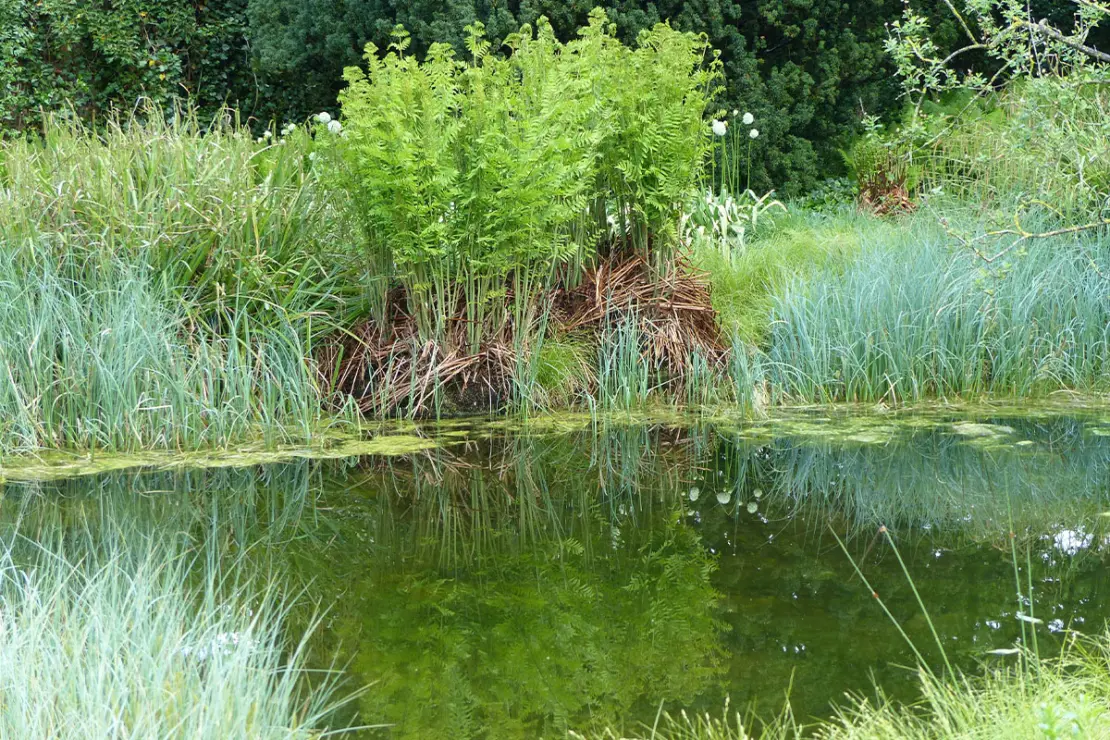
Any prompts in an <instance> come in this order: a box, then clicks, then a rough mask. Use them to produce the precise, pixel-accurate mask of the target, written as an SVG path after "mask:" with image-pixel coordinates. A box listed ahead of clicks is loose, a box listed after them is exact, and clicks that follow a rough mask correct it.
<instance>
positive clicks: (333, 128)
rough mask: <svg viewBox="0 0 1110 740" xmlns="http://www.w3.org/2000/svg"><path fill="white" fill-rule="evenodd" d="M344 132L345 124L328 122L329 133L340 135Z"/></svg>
mask: <svg viewBox="0 0 1110 740" xmlns="http://www.w3.org/2000/svg"><path fill="white" fill-rule="evenodd" d="M342 130H343V124H342V123H340V122H339V121H328V131H330V132H332V133H333V134H338V133H339V132H340V131H342Z"/></svg>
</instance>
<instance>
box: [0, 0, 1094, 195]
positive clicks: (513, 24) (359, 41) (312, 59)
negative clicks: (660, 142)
mask: <svg viewBox="0 0 1110 740" xmlns="http://www.w3.org/2000/svg"><path fill="white" fill-rule="evenodd" d="M600 4H601V6H602V7H603V8H604V9H605V10H606V12H607V13H608V15H609V17H610V18H611V19H612V20H613V22H614V23H616V25H617V28H618V36H619V37H620V38H621V40H622V41H624V42H625V43H630V42H632V41H633V40H634V39H635V37H636V35H637V34H638V33H639V32H640V31H641V30H643V29H646V28H651V27H652V26H653V25H654V24H655V23H657V22H659V21H661V20H668V19H669V20H670V21H671V23H672V24H673V25H674V26H675V27H676V28H677V29H679V30H685V31H696V32H705V33H706V35H707V36H708V38H709V41H710V43H711V44H712V45H713V46H714V47H715V48H716V49H719V50H720V51H721V60H722V62H723V64H724V72H725V78H726V83H727V94H726V95H725V96H724V98H723V100H722V101H721V102H722V106H723V107H725V108H726V109H728V110H731V109H733V108H736V109H740V110H743V111H750V112H752V113H754V114H755V115H756V116H757V120H758V123H757V125H758V127H759V129H760V132H761V137H760V140H759V144H758V145H757V146H756V147H755V150H754V151H753V159H754V160H755V161H754V162H753V167H752V183H751V184H752V187H753V188H755V189H756V190H765V189H767V188H770V187H777V188H779V191H780V193H781V194H784V195H788V196H789V195H796V194H797V193H799V192H803V191H807V190H809V189H811V188H812V187H813V186H814V185H816V184H817V182H818V181H820V180H822V179H824V178H826V177H829V176H835V175H837V174H840V173H841V172H842V171H843V162H842V161H841V156H840V151H841V149H843V148H844V147H845V146H846V145H847V142H848V139H849V138H850V137H851V136H852V135H853V134H855V133H856V132H858V130H859V126H860V123H861V120H862V117H863V113H864V112H865V111H866V112H868V113H873V114H877V115H879V116H880V117H886V118H889V117H892V116H895V115H896V114H897V113H898V111H899V109H900V107H901V99H900V97H899V88H898V83H897V80H896V79H895V77H894V75H893V69H892V67H891V64H890V61H889V59H888V58H887V56H886V54H885V52H884V50H883V40H884V39H885V37H886V24H887V23H889V22H892V21H894V20H897V19H898V18H899V17H900V16H901V13H902V9H903V3H902V2H900V0H659V1H658V2H648V1H647V0H605V1H604V2H602V3H600ZM594 5H595V3H594V2H579V1H578V0H508V1H505V0H413V1H412V2H405V3H401V2H398V1H397V0H186V1H185V2H182V1H181V0H106V1H105V2H98V3H94V4H90V3H86V2H82V1H81V0H0V132H2V131H4V130H8V131H9V132H10V131H11V130H19V129H21V128H26V127H34V126H35V125H37V124H38V123H39V120H40V115H39V112H40V111H41V110H42V109H46V110H57V109H60V108H65V107H72V109H73V110H74V111H75V112H76V113H77V114H79V115H80V116H81V117H83V118H85V119H88V120H98V119H99V118H101V117H102V116H103V115H104V112H105V111H106V110H107V109H109V108H110V107H112V106H114V105H115V106H126V107H131V106H132V105H134V102H135V99H136V98H137V97H138V96H148V97H150V98H152V99H154V100H155V101H156V102H160V103H165V102H166V101H167V100H169V99H170V98H171V97H174V96H179V95H188V96H189V97H190V98H191V99H192V101H193V103H194V104H195V105H196V106H198V107H199V109H200V111H201V113H202V114H204V115H211V114H213V113H214V112H215V111H216V110H217V109H218V108H219V107H220V106H221V105H224V104H226V105H229V106H231V107H234V108H237V109H238V110H239V111H240V112H241V114H242V115H243V116H244V117H252V116H253V117H255V118H256V119H258V120H259V121H269V120H271V119H278V120H279V121H283V120H290V121H300V120H304V119H305V118H306V117H307V116H308V115H310V114H312V113H315V112H317V111H320V110H329V109H334V107H335V100H336V95H337V94H338V92H339V90H340V89H341V87H342V86H343V79H342V72H343V68H344V67H346V66H350V65H352V64H358V63H359V62H360V58H361V54H362V51H363V49H364V48H365V45H366V44H367V42H373V43H374V44H376V45H377V46H378V47H379V48H382V49H385V48H386V47H387V46H388V42H389V34H390V32H391V31H392V29H393V28H394V26H395V25H396V24H403V25H404V26H405V27H406V28H407V29H408V30H409V32H410V33H411V34H412V41H413V46H412V50H413V52H415V53H417V54H418V55H423V54H424V52H426V51H427V49H428V47H429V46H430V45H431V44H432V43H433V42H437V41H438V42H446V43H449V44H451V45H452V46H454V47H455V49H456V51H458V52H459V53H460V54H461V53H462V52H464V50H465V44H464V41H465V31H464V28H465V26H467V25H468V24H470V23H473V22H474V21H477V20H480V21H482V22H483V23H485V25H486V29H487V34H488V37H489V38H490V39H492V40H494V42H495V46H496V42H498V41H500V40H502V39H504V38H505V37H506V36H507V35H508V34H509V33H512V32H513V31H515V30H516V29H518V28H519V27H520V26H521V25H522V24H524V23H534V22H535V20H536V19H537V18H538V17H539V16H541V15H545V16H547V17H548V18H549V19H550V20H551V24H552V26H553V28H554V30H555V33H556V35H557V36H558V37H559V38H560V39H561V40H563V41H567V40H569V39H571V38H573V37H574V35H575V33H576V32H577V30H578V29H579V28H580V27H582V26H583V25H585V23H586V20H587V16H588V14H589V11H590V10H591V9H592V8H593V7H594ZM913 7H914V8H915V10H917V12H920V13H923V14H925V15H926V16H928V17H929V18H930V20H931V21H932V25H933V29H934V35H935V37H936V38H935V40H936V41H937V43H938V45H939V46H940V48H941V49H952V48H955V47H956V46H958V45H961V44H962V42H963V40H964V39H963V38H962V35H961V34H962V31H961V30H960V28H959V27H958V24H957V23H956V22H955V21H954V20H953V19H952V16H951V13H950V12H949V11H948V9H947V8H946V7H945V5H944V3H943V2H940V0H917V1H916V2H914V3H913ZM1030 11H1031V14H1032V16H1033V17H1035V18H1038V19H1039V18H1046V19H1047V20H1048V21H1049V22H1050V23H1052V24H1055V25H1057V26H1058V27H1060V28H1062V29H1063V30H1065V31H1066V30H1069V29H1070V25H1071V23H1072V19H1073V13H1074V7H1073V6H1072V5H1071V4H1070V3H1060V2H1057V1H1056V0H1031V4H1030ZM1095 36H1097V37H1092V38H1091V39H1089V41H1090V43H1092V44H1093V45H1095V46H1100V47H1102V48H1105V46H1106V45H1107V41H1108V39H1110V28H1108V29H1100V30H1098V31H1097V32H1096V34H1095ZM964 59H965V61H964V63H965V64H966V65H969V66H975V67H984V68H989V66H990V64H991V62H990V61H989V60H987V59H985V58H983V57H982V56H980V57H978V58H977V57H975V55H968V56H967V57H965V58H964ZM988 71H989V70H988ZM259 125H261V124H259Z"/></svg>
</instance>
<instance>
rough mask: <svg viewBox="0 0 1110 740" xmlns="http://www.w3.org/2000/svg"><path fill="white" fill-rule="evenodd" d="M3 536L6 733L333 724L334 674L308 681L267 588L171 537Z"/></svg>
mask: <svg viewBox="0 0 1110 740" xmlns="http://www.w3.org/2000/svg"><path fill="white" fill-rule="evenodd" d="M5 539H6V540H8V541H7V542H5V543H4V544H3V545H0V737H5V738H27V739H28V740H36V739H38V738H93V737H95V738H138V737H143V738H182V739H183V740H184V739H185V738H190V739H191V738H233V737H234V738H248V737H249V738H275V739H276V738H282V739H283V740H293V739H296V738H303V739H304V740H309V739H310V738H318V737H321V736H322V735H324V734H328V733H327V730H328V723H329V722H330V721H331V720H332V718H331V716H330V715H331V714H332V712H333V710H334V709H336V708H337V707H338V706H339V705H341V704H342V703H344V701H343V700H342V699H338V698H337V697H336V692H335V689H336V683H337V679H338V675H337V674H331V673H330V672H328V671H314V672H313V673H314V675H313V676H312V677H311V680H309V679H310V677H309V675H308V670H309V668H308V644H307V641H306V638H302V639H297V638H293V639H288V637H287V636H286V634H285V632H284V630H285V628H286V625H287V624H289V620H287V619H286V617H287V615H288V613H289V610H290V607H289V606H288V605H283V604H282V603H281V601H280V597H279V594H278V593H277V592H276V590H275V589H274V588H273V587H266V586H261V587H250V586H244V585H237V583H236V582H235V581H234V580H233V579H232V578H231V577H230V576H229V575H228V574H227V573H225V572H223V571H222V569H221V567H220V566H219V565H214V564H212V562H211V561H210V560H209V561H208V562H207V564H206V562H205V560H204V558H202V557H197V556H195V555H189V554H188V553H187V552H186V551H185V548H184V547H182V546H180V545H179V544H168V542H169V540H168V538H167V539H165V540H154V541H140V540H136V539H135V538H133V537H125V535H124V534H123V533H121V534H120V535H119V536H118V537H117V538H115V543H114V544H112V543H109V544H108V545H106V546H104V547H98V546H95V545H94V546H91V547H90V546H88V545H85V544H81V543H82V542H83V541H87V540H91V539H92V538H91V536H90V537H88V538H83V537H82V536H81V535H80V533H79V534H78V535H77V536H76V537H74V538H72V540H70V541H66V542H64V543H63V540H62V538H60V537H59V538H57V539H56V540H55V541H53V542H47V543H44V544H39V543H34V542H31V541H29V540H23V539H22V537H21V536H20V535H19V534H16V535H15V537H14V538H10V539H9V538H8V537H5ZM127 542H131V543H132V544H127ZM136 543H138V544H136ZM236 565H238V564H236ZM330 734H337V732H336V731H334V730H333V731H332V732H331V733H330Z"/></svg>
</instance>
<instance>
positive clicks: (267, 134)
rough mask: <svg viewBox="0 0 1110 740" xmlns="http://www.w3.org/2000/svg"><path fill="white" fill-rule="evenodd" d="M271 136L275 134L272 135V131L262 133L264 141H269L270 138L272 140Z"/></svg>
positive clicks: (267, 130)
mask: <svg viewBox="0 0 1110 740" xmlns="http://www.w3.org/2000/svg"><path fill="white" fill-rule="evenodd" d="M271 136H273V134H272V133H270V129H266V130H265V131H263V132H262V138H263V139H268V138H270V137H271Z"/></svg>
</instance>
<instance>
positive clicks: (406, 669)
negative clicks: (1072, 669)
mask: <svg viewBox="0 0 1110 740" xmlns="http://www.w3.org/2000/svg"><path fill="white" fill-rule="evenodd" d="M1103 419H1104V417H1103V416H1100V415H1098V414H1095V413H1081V412H1067V413H1063V412H1058V411H1052V412H1043V413H1036V414H1031V413H1028V412H1020V413H1019V412H1018V411H1009V412H1007V411H1003V410H995V411H990V412H979V413H975V414H968V413H964V412H959V413H957V412H955V411H935V412H932V413H929V414H907V415H901V414H891V413H886V414H865V415H857V414H847V413H845V412H833V413H830V412H829V411H827V410H826V411H798V412H793V413H790V414H782V415H780V417H779V418H776V419H772V420H769V421H766V422H763V423H760V424H758V425H752V424H748V423H744V422H741V421H737V420H729V419H716V420H712V421H706V420H701V421H698V420H691V419H685V418H682V417H675V418H673V419H668V420H666V421H660V420H651V419H633V418H628V419H623V420H609V421H604V422H590V421H584V420H582V419H578V418H576V417H568V418H564V419H556V420H547V421H545V420H540V421H538V422H537V423H533V424H505V423H501V424H498V423H491V422H481V421H475V422H456V423H453V424H450V425H446V424H445V425H428V426H424V427H416V428H406V429H403V430H395V431H393V432H392V433H391V434H387V435H381V436H378V437H377V438H376V440H377V442H376V444H378V445H379V447H376V448H374V449H379V448H380V449H381V450H383V451H387V450H389V449H390V447H389V445H388V444H383V442H388V436H392V435H396V436H397V437H398V441H399V442H401V444H400V445H399V446H398V447H396V448H395V449H394V450H393V451H395V452H401V453H404V454H372V455H353V456H346V457H344V456H332V457H331V458H330V459H310V458H304V457H296V458H292V459H287V460H285V461H279V462H271V463H267V464H258V465H244V464H239V465H237V466H236V467H208V468H197V469H192V468H182V469H175V470H156V469H153V468H151V467H145V468H139V469H131V470H115V471H112V472H106V473H100V474H96V475H86V476H80V477H70V478H65V479H61V480H53V481H41V480H40V481H23V482H20V481H18V480H11V478H19V477H24V478H41V477H43V476H42V475H41V473H42V471H41V470H40V471H38V473H37V474H27V475H22V476H21V475H19V474H18V471H17V472H15V473H13V472H12V471H8V473H9V481H8V482H7V483H6V484H4V485H5V488H4V507H3V509H2V511H3V515H4V516H5V517H9V518H10V517H12V516H15V515H17V514H13V512H18V516H21V517H22V518H23V521H24V523H25V524H24V526H25V530H24V531H25V532H26V531H30V532H31V533H32V534H33V533H34V532H35V531H36V529H35V528H38V531H43V532H46V531H50V530H51V529H54V528H57V527H58V526H59V525H61V526H62V527H81V528H85V529H92V530H93V531H96V530H97V529H98V528H102V529H104V530H108V529H109V528H111V527H112V526H113V525H114V524H115V523H118V522H120V521H128V522H131V523H135V524H137V525H138V526H140V527H142V528H145V529H146V530H148V531H149V532H151V533H152V534H159V535H171V536H176V535H177V534H179V533H188V534H189V535H190V536H193V537H196V538H197V539H198V541H200V540H203V541H205V542H207V543H209V544H210V545H212V544H214V545H215V546H216V547H218V548H219V549H220V551H221V552H223V553H226V554H231V553H242V552H246V555H247V561H248V562H249V563H251V564H252V565H257V567H258V568H259V570H260V571H263V572H266V573H269V574H278V575H280V576H281V577H283V578H284V579H286V580H287V582H288V584H289V586H290V588H292V589H294V590H296V591H297V592H301V593H303V594H304V596H303V597H302V598H301V599H300V602H298V603H299V604H300V606H299V607H298V608H297V609H294V611H293V615H292V622H293V624H292V625H291V629H296V628H297V627H298V625H300V624H302V623H304V622H306V621H307V620H308V618H309V614H310V612H311V611H313V610H318V611H319V610H322V613H323V620H322V624H321V625H320V627H319V628H318V629H317V631H316V632H315V633H314V637H313V640H312V643H311V645H312V650H313V654H314V655H315V656H316V658H315V660H316V662H317V663H318V664H319V665H321V666H328V665H330V664H332V663H333V662H336V663H337V664H338V665H340V666H343V667H345V668H346V671H347V674H348V676H349V677H350V678H349V681H348V683H347V687H348V688H354V687H356V686H358V685H361V684H365V683H371V684H372V685H371V687H370V688H369V689H368V690H367V691H366V693H365V694H363V695H362V696H361V698H360V699H359V700H358V702H357V703H356V704H354V705H352V713H353V715H355V716H352V717H351V719H352V720H354V721H359V722H365V723H389V724H391V725H392V727H391V728H390V729H388V730H377V731H373V732H370V731H368V732H367V734H368V736H371V737H386V738H447V737H450V738H471V737H474V738H478V737H483V738H526V737H527V738H534V737H541V736H542V737H561V736H564V735H565V731H566V729H567V728H568V727H573V728H577V729H580V730H582V729H590V728H596V727H599V726H602V725H609V726H613V727H615V728H626V729H630V728H633V727H636V726H638V724H639V723H642V722H647V723H649V724H650V722H651V721H652V719H653V718H654V717H655V714H656V711H657V709H658V706H659V704H660V702H661V701H663V702H665V704H666V706H667V707H669V708H678V707H685V708H688V709H694V710H698V711H709V712H712V713H719V712H720V711H721V710H722V708H723V707H724V703H725V700H726V697H730V698H731V703H732V706H734V707H737V706H739V707H745V706H748V705H754V706H755V707H756V710H757V711H758V712H760V713H763V714H772V713H774V712H777V711H778V710H779V709H780V708H781V707H782V704H783V700H784V698H785V696H786V693H787V691H788V690H789V693H790V702H791V704H792V706H793V708H794V712H795V715H796V716H798V717H799V718H803V719H804V718H807V717H821V716H828V715H829V714H830V711H831V710H830V706H831V702H835V701H841V700H842V699H843V696H844V694H845V692H855V693H870V692H872V691H873V688H872V687H873V686H874V685H875V684H876V683H877V684H878V685H880V686H882V687H883V689H884V691H886V692H887V693H888V694H889V695H893V696H895V697H898V698H903V699H913V697H914V690H915V689H914V685H915V684H914V676H913V674H912V672H911V671H909V670H907V669H906V668H905V666H908V665H912V664H913V663H914V654H913V652H912V651H911V649H910V648H909V647H908V646H907V644H906V642H905V641H904V640H903V638H902V637H901V636H900V635H899V632H898V630H897V629H896V628H895V626H894V624H893V623H892V621H891V619H890V617H888V616H887V615H886V614H885V613H884V612H883V610H882V608H880V604H879V603H878V602H877V601H876V599H875V598H873V595H872V592H871V589H870V588H868V587H866V586H864V584H863V582H862V581H861V580H860V577H859V575H857V573H856V571H855V566H854V565H853V562H855V563H856V564H858V566H859V568H860V569H861V571H862V573H863V575H864V576H865V577H866V578H867V579H868V580H869V582H870V584H871V587H872V588H873V589H874V590H875V591H876V592H877V593H878V594H879V596H880V597H881V599H882V603H883V604H885V605H886V607H887V608H888V609H889V610H890V612H891V614H892V615H893V617H894V618H895V619H897V620H898V622H899V623H900V624H901V626H902V627H903V628H904V630H905V632H906V633H907V634H908V635H909V637H910V638H911V639H912V640H913V642H914V643H915V645H916V646H917V648H918V649H919V650H920V651H921V653H922V654H923V655H924V656H925V658H926V659H927V660H928V661H930V662H931V663H933V664H934V665H936V666H940V665H941V663H942V661H941V656H940V648H938V646H937V641H936V640H934V638H933V636H932V634H931V631H930V628H929V620H928V619H927V618H926V617H925V615H924V614H923V612H922V609H921V607H920V606H919V605H918V602H917V600H916V598H915V596H914V593H913V589H912V588H911V583H910V580H909V579H908V578H907V575H906V572H908V573H909V576H910V577H912V583H913V585H915V586H916V588H917V591H918V592H919V593H920V594H921V597H922V599H923V601H924V602H925V606H926V608H927V609H928V614H929V617H930V618H931V622H932V624H933V625H934V626H935V628H936V631H937V635H938V638H939V641H940V643H942V644H943V646H944V650H945V652H946V654H947V656H948V658H949V659H950V660H951V661H952V662H953V663H957V664H959V665H960V666H961V667H964V668H968V669H971V668H974V667H975V666H976V665H977V663H980V662H983V661H1005V660H1013V659H1014V658H1013V657H1006V656H997V655H991V654H990V653H989V651H991V650H994V649H998V648H1009V647H1012V646H1013V645H1014V644H1015V641H1017V640H1019V639H1020V637H1021V635H1022V627H1023V625H1026V626H1027V623H1025V622H1023V621H1021V620H1019V619H1018V618H1017V615H1018V614H1019V613H1025V614H1028V613H1030V612H1031V613H1032V614H1033V615H1034V616H1035V617H1036V618H1039V619H1041V620H1043V623H1042V624H1041V625H1039V626H1038V627H1037V629H1036V631H1037V636H1038V648H1039V649H1040V651H1041V652H1042V653H1046V652H1050V651H1052V650H1054V649H1056V648H1058V646H1059V644H1060V642H1061V640H1062V639H1064V636H1065V634H1066V630H1068V629H1076V630H1079V631H1083V632H1087V633H1094V632H1098V631H1100V630H1102V629H1103V627H1104V626H1105V623H1106V619H1107V617H1108V616H1110V590H1108V586H1110V582H1108V579H1107V575H1106V569H1105V564H1106V553H1108V552H1110V537H1108V533H1107V529H1106V523H1107V522H1108V521H1110V520H1108V519H1107V517H1106V516H1105V515H1104V512H1107V511H1108V510H1110V501H1108V500H1107V499H1108V498H1110V439H1108V438H1107V437H1108V435H1110V422H1106V421H1104V420H1103ZM414 437H420V438H424V439H425V441H426V442H427V443H426V444H415V445H414V444H412V439H413V438H414ZM421 448H426V449H421ZM239 462H240V463H242V461H239ZM881 526H885V527H887V528H888V530H889V533H890V537H889V538H888V537H886V536H885V535H883V534H881V533H880V529H879V528H880V527H881ZM1010 532H1014V533H1015V535H1014V537H1013V538H1011V536H1010ZM838 539H839V540H840V541H842V542H843V543H844V544H843V547H842V546H841V544H839V543H838ZM849 556H850V557H849ZM898 556H901V562H900V560H899V557H898ZM902 562H904V564H905V570H903V566H902V564H901V563H902ZM1030 588H1032V595H1033V602H1032V604H1030V603H1028V595H1029V593H1030ZM1019 589H1020V591H1021V594H1022V595H1021V596H1020V597H1019V594H1018V592H1019Z"/></svg>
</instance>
